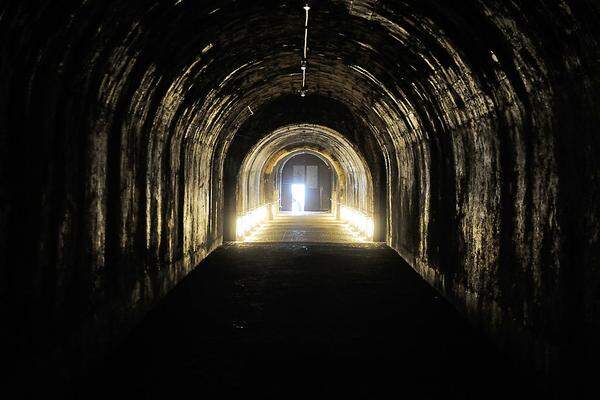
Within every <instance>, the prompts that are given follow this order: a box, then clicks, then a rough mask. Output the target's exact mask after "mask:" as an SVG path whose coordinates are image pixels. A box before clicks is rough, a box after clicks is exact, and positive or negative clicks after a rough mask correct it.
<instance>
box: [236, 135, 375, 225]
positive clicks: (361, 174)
mask: <svg viewBox="0 0 600 400" xmlns="http://www.w3.org/2000/svg"><path fill="white" fill-rule="evenodd" d="M303 150H304V151H313V152H315V153H317V154H319V155H320V156H321V157H324V158H325V159H326V160H328V161H325V162H326V163H327V164H329V165H330V167H333V169H334V170H335V171H336V175H337V177H338V179H339V180H340V181H341V182H342V186H341V187H342V188H343V190H344V192H346V189H347V188H348V190H350V189H352V188H356V189H357V190H358V196H357V198H354V196H353V194H348V195H344V200H345V201H346V203H345V204H346V205H348V206H350V207H354V208H357V209H359V210H362V211H364V212H365V213H369V214H371V213H372V212H373V183H372V177H371V173H370V170H369V168H368V165H367V163H366V161H365V159H364V156H363V155H362V154H360V152H359V151H358V150H357V148H356V147H355V146H353V145H352V144H351V143H350V142H349V141H348V140H347V139H346V138H344V136H343V135H342V134H340V133H339V132H337V131H335V130H332V129H330V128H327V127H324V126H320V125H313V124H295V125H288V126H285V127H282V128H280V129H277V130H275V131H273V132H271V133H269V134H268V135H266V136H265V137H263V138H262V139H261V140H260V141H259V142H258V143H257V144H256V145H255V146H254V147H253V148H252V149H251V150H250V151H249V152H248V154H247V156H246V158H245V159H244V161H243V163H242V165H241V167H240V171H239V174H238V182H237V190H238V194H237V196H238V210H237V212H236V214H240V212H244V211H248V210H250V209H252V208H254V207H257V206H259V205H261V203H260V199H261V197H262V195H263V193H261V191H262V192H264V191H265V188H263V187H262V186H263V183H264V181H263V180H264V178H263V177H264V176H265V175H269V174H271V173H272V172H273V169H274V168H276V167H277V166H278V165H279V163H280V162H281V161H282V159H284V158H288V157H289V156H290V155H291V154H296V153H297V152H298V151H303ZM240 207H241V208H242V209H239V208H240Z"/></svg>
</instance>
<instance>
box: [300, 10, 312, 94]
mask: <svg viewBox="0 0 600 400" xmlns="http://www.w3.org/2000/svg"><path fill="white" fill-rule="evenodd" d="M302 8H304V11H305V13H306V18H305V19H304V51H303V52H302V61H300V70H301V71H302V89H300V96H301V97H305V96H306V93H307V92H308V89H306V69H307V66H308V59H307V48H308V11H309V10H310V6H309V5H308V3H306V4H305V5H304V7H302Z"/></svg>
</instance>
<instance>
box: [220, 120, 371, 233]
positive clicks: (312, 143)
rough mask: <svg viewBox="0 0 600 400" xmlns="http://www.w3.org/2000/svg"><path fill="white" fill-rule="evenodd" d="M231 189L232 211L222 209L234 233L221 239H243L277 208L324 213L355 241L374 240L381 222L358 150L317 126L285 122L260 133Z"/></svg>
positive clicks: (332, 132) (365, 167) (318, 221)
mask: <svg viewBox="0 0 600 400" xmlns="http://www.w3.org/2000/svg"><path fill="white" fill-rule="evenodd" d="M294 185H297V186H294ZM235 187H236V189H235V196H236V201H235V212H231V211H227V210H226V212H225V225H226V227H227V226H231V225H234V226H235V230H234V232H235V235H234V236H231V237H229V238H227V237H226V240H227V239H229V240H244V238H246V237H248V236H251V235H253V232H254V229H255V228H257V227H259V226H261V225H262V224H263V223H265V222H267V221H270V220H272V219H273V218H274V217H276V214H278V213H280V212H294V211H296V213H298V212H305V211H309V212H328V213H330V214H331V216H332V218H334V219H335V220H337V221H340V222H342V223H343V224H346V225H348V227H349V229H350V230H351V231H352V232H353V233H354V234H355V236H356V238H357V240H358V239H360V240H368V241H371V240H377V237H375V235H374V231H375V225H376V224H378V223H383V221H376V220H375V219H376V218H375V215H374V212H373V210H374V203H375V201H374V196H373V180H372V176H371V172H370V169H369V167H368V164H367V162H366V161H365V159H364V157H363V156H362V154H361V152H360V151H359V150H358V149H357V148H356V146H354V145H353V144H352V143H351V142H350V141H349V140H348V139H346V138H345V137H344V136H343V135H342V134H341V133H339V132H337V131H336V130H333V129H330V128H327V127H325V126H322V125H314V124H294V125H288V126H284V127H282V128H279V129H276V130H274V131H273V132H270V133H269V134H267V135H264V136H263V137H262V139H260V140H259V141H258V142H257V143H256V144H255V145H254V146H253V147H252V148H251V149H250V150H249V151H248V154H247V156H246V157H245V158H244V160H243V162H242V163H241V166H240V167H239V171H238V172H237V179H236V180H235ZM225 191H226V192H227V187H225ZM294 194H296V197H297V198H296V201H294V197H295V196H294ZM228 216H234V217H235V218H231V217H230V218H229V219H228ZM296 222H298V221H296ZM310 222H311V220H310V219H304V220H303V223H305V224H309V223H310ZM312 222H314V223H316V224H319V223H321V222H322V221H321V220H319V219H316V220H312ZM307 229H308V228H307ZM231 230H233V229H231ZM231 230H229V229H227V228H226V229H225V231H226V232H227V231H231ZM344 232H345V231H344ZM344 235H345V234H344V233H343V232H338V233H337V234H335V233H330V234H324V235H321V236H320V237H327V238H328V239H327V240H329V241H331V240H333V241H337V238H336V237H335V236H340V237H342V236H344ZM274 237H275V236H272V237H271V239H273V238H274ZM342 240H344V241H347V240H346V239H343V238H342Z"/></svg>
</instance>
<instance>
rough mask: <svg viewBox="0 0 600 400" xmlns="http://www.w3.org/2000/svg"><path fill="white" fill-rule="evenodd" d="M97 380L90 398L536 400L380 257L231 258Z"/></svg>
mask: <svg viewBox="0 0 600 400" xmlns="http://www.w3.org/2000/svg"><path fill="white" fill-rule="evenodd" d="M93 376H94V378H93V379H92V381H91V382H86V384H85V387H86V389H85V390H84V393H85V394H84V395H83V396H82V397H84V398H93V397H96V398H103V399H105V398H107V397H106V396H110V394H111V393H114V391H115V390H118V391H119V397H124V396H127V395H130V396H131V397H130V398H161V399H166V398H183V397H184V396H185V397H186V398H203V397H204V398H228V397H229V396H239V398H278V399H288V398H307V399H313V398H324V397H329V398H335V399H337V398H363V399H373V398H386V399H391V398H399V399H402V398H406V399H506V398H513V399H514V398H521V397H524V396H525V392H524V391H523V388H522V386H521V383H522V382H521V380H520V378H519V377H517V376H516V374H515V373H514V370H513V369H511V368H509V367H507V365H506V364H505V362H504V361H503V360H502V359H501V358H500V357H499V356H498V354H497V353H496V351H495V350H494V348H493V347H492V346H491V345H489V344H488V343H487V342H486V341H485V340H483V339H482V337H481V336H480V335H479V334H477V333H475V332H474V330H472V329H471V328H470V327H469V326H468V325H467V323H466V322H465V321H464V320H463V319H462V318H461V317H460V316H459V315H457V313H456V312H455V311H454V309H453V308H452V307H451V306H450V305H449V304H448V303H447V302H446V301H444V300H443V299H442V298H440V297H439V296H438V295H437V293H436V292H435V291H434V290H433V289H431V288H430V286H428V285H427V284H426V283H425V282H424V281H423V280H422V279H421V278H420V277H419V276H418V275H417V274H416V273H415V272H414V271H413V270H412V269H411V268H410V267H409V266H408V265H407V264H406V263H404V262H403V260H402V259H401V258H400V257H398V256H397V255H396V254H395V253H394V252H393V251H392V250H390V249H389V248H387V247H386V246H384V245H380V244H374V243H371V244H301V243H296V244H294V243H279V244H275V243H272V244H256V243H237V244H226V245H224V246H222V247H221V248H219V249H217V250H216V251H215V252H214V253H213V254H211V255H210V256H209V257H208V258H207V259H206V260H205V261H204V262H202V264H201V265H200V266H199V267H198V268H197V269H196V270H195V271H194V272H193V273H191V274H190V275H189V277H188V278H186V279H185V280H184V281H183V282H182V283H181V284H180V285H179V286H178V287H177V288H176V289H175V290H174V291H173V292H172V293H171V294H170V295H169V296H167V298H166V299H165V300H164V301H163V302H162V304H161V305H160V306H159V307H157V308H156V309H155V310H154V311H153V312H152V313H151V314H150V315H148V317H147V318H146V319H145V321H143V323H142V324H141V325H140V326H138V328H137V329H136V330H135V331H134V332H133V334H132V335H131V336H130V337H129V338H128V339H127V340H126V342H125V343H124V344H123V345H122V346H121V347H120V348H119V349H117V351H116V352H115V353H114V354H113V355H112V356H111V357H110V359H109V360H108V361H107V364H106V366H105V367H104V369H103V370H101V371H98V372H96V373H94V374H93ZM109 382H110V384H107V383H109ZM89 387H92V388H94V390H92V391H91V392H92V393H90V390H89ZM80 394H81V393H80Z"/></svg>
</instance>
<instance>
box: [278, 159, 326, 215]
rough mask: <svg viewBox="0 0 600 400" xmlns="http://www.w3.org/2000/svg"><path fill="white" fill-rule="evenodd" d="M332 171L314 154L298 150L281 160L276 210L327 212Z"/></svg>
mask: <svg viewBox="0 0 600 400" xmlns="http://www.w3.org/2000/svg"><path fill="white" fill-rule="evenodd" d="M335 181H336V179H335V177H334V171H333V170H332V169H331V168H330V167H329V166H328V165H327V163H326V162H325V161H324V160H323V159H321V157H319V156H318V155H317V154H315V153H311V152H301V153H299V154H295V155H293V156H291V157H289V158H287V159H286V160H285V161H283V162H282V163H281V166H279V168H278V173H277V194H278V196H277V197H278V205H277V207H278V209H279V211H291V212H297V213H302V212H330V211H331V209H332V207H331V204H332V199H331V196H332V193H333V185H334V183H335Z"/></svg>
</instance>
